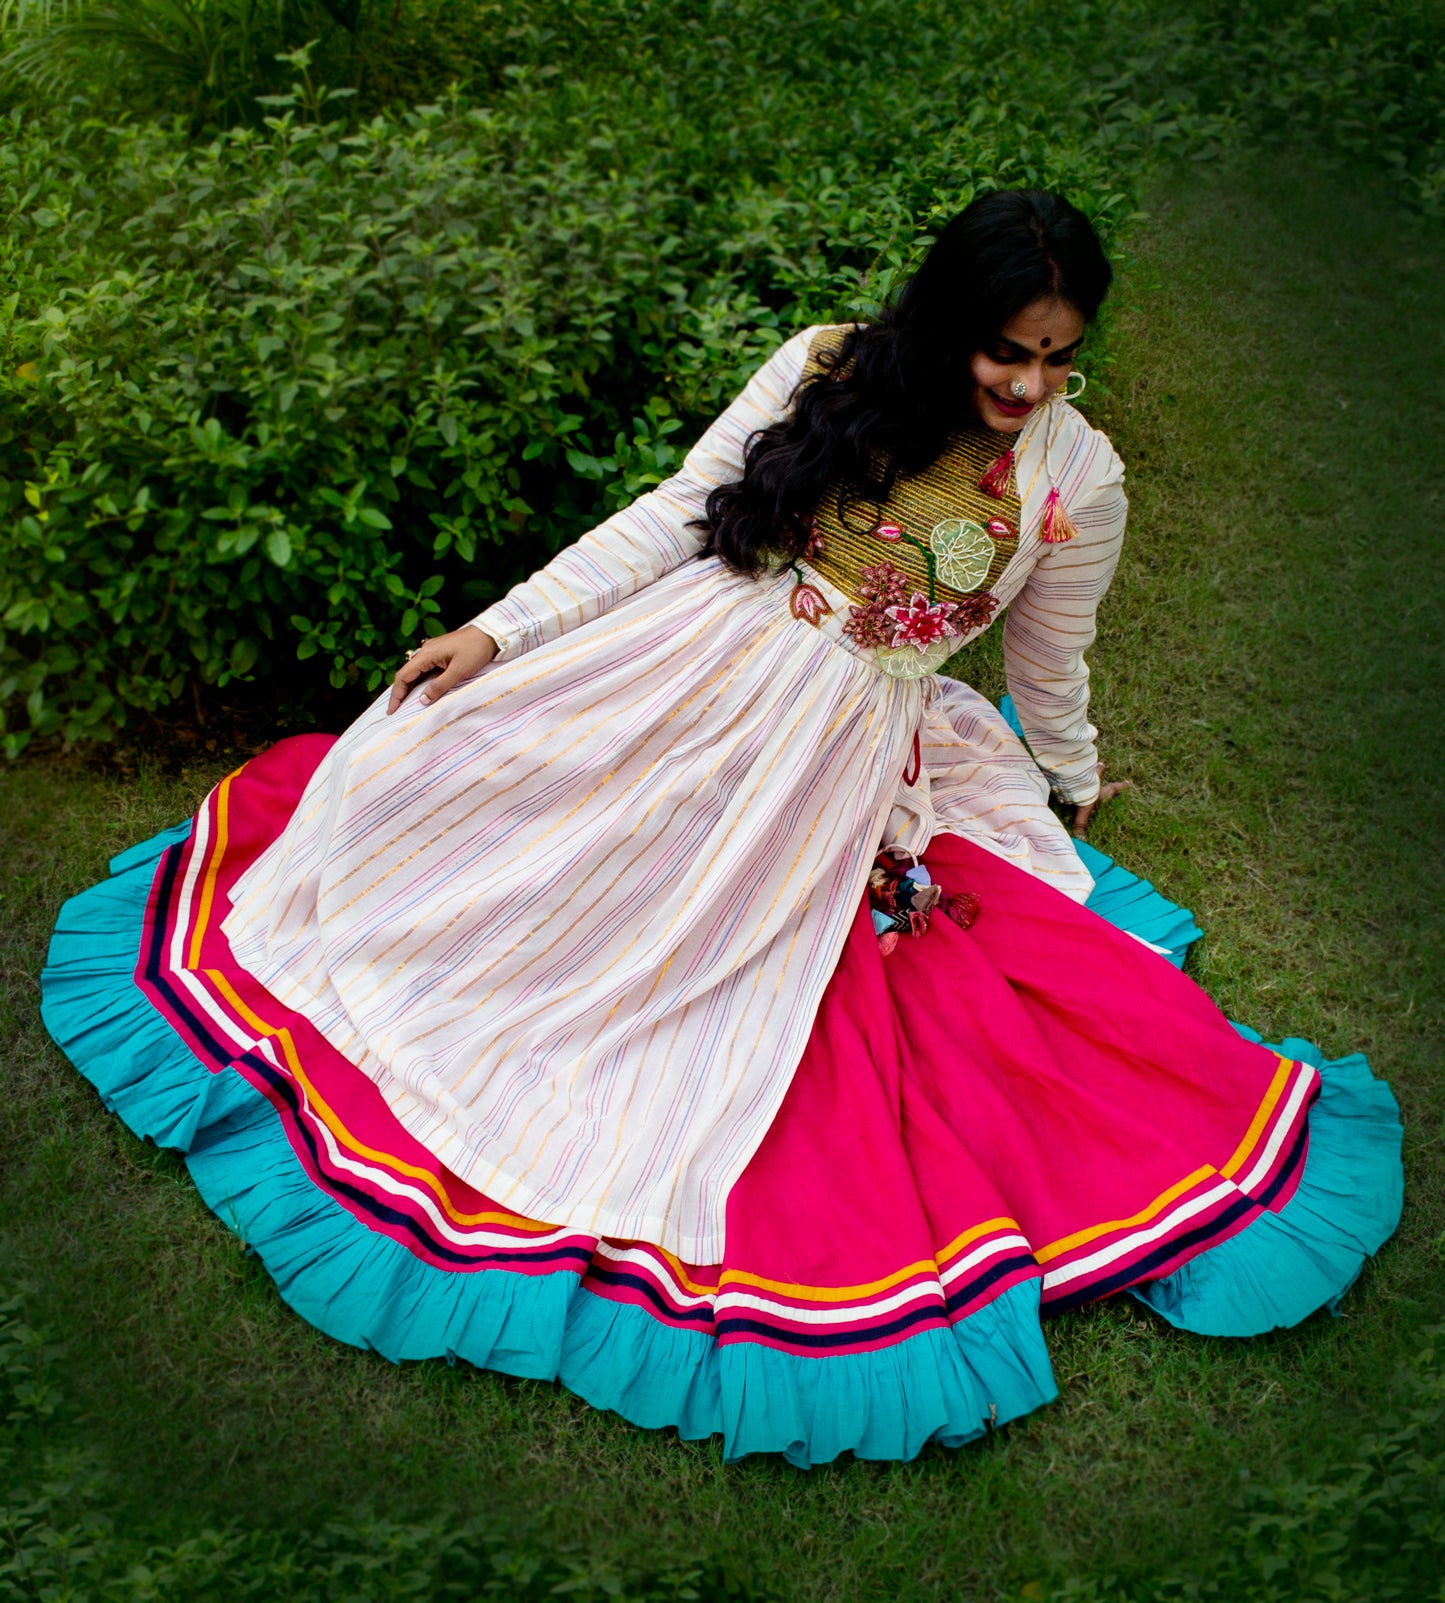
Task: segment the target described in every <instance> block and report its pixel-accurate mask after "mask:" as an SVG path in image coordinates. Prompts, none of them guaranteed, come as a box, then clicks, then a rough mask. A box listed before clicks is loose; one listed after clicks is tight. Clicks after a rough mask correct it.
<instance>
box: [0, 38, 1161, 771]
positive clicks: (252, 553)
mask: <svg viewBox="0 0 1445 1603" xmlns="http://www.w3.org/2000/svg"><path fill="white" fill-rule="evenodd" d="M857 9H859V10H860V11H861V10H865V9H866V8H864V7H860V8H857ZM297 65H298V67H300V68H301V69H302V70H303V71H304V68H305V61H304V58H297ZM750 81H751V82H752V85H753V92H754V93H758V94H765V93H768V92H771V91H770V80H768V79H767V78H766V76H764V77H761V78H756V79H753V80H750ZM917 87H918V86H915V88H917ZM678 93H679V95H680V94H681V89H679V90H678ZM273 109H274V111H275V115H274V116H272V117H271V118H269V119H268V122H267V126H266V127H265V128H264V129H262V130H260V131H257V130H253V129H250V128H246V127H242V128H238V129H234V130H231V131H230V132H228V133H226V134H224V135H221V136H219V137H217V138H216V139H214V140H212V141H210V142H208V143H206V144H203V145H200V146H195V145H192V144H190V143H189V142H188V141H187V140H186V139H185V138H184V135H183V133H182V131H181V130H180V129H178V128H176V127H173V126H172V127H167V126H164V125H160V124H156V123H138V124H130V125H121V126H119V127H113V128H104V127H98V128H89V129H85V128H82V129H79V130H77V129H75V128H73V127H72V126H71V125H69V124H64V123H62V124H61V125H60V127H59V128H58V129H54V130H53V129H52V128H51V126H50V125H49V124H47V122H46V121H45V120H44V119H25V118H21V117H16V116H14V115H13V114H12V122H11V129H12V137H11V138H10V139H9V140H8V141H7V142H6V143H5V145H4V146H3V148H0V208H3V213H4V215H5V216H6V218H7V220H8V222H9V225H10V226H9V227H8V228H7V229H6V234H5V243H4V245H3V246H0V250H3V252H4V260H3V261H0V277H3V278H6V279H8V280H9V281H10V282H12V283H15V284H17V285H19V286H20V288H19V290H18V291H16V292H13V293H12V295H11V296H10V298H9V299H8V300H7V301H6V302H4V303H3V304H0V386H3V387H4V389H5V390H8V394H7V396H6V399H7V401H8V403H9V404H8V406H7V408H6V413H7V415H6V420H5V422H4V424H3V426H0V517H4V518H5V520H6V523H7V526H8V529H9V531H10V532H9V536H8V539H7V541H6V543H5V546H4V548H3V550H0V619H3V631H4V633H3V639H0V706H7V707H16V706H23V707H24V709H25V715H26V719H27V720H28V728H26V727H21V728H19V729H17V728H14V727H13V715H11V716H12V726H11V728H10V730H9V733H8V734H7V736H6V739H7V746H8V749H9V750H11V751H14V750H18V749H19V748H20V746H21V745H23V743H24V741H25V739H26V738H27V736H28V734H29V732H30V731H31V730H38V731H41V732H45V733H52V732H54V733H61V734H63V735H64V737H65V738H67V739H70V740H74V739H78V738H82V737H84V736H86V735H104V734H106V733H108V732H110V731H111V730H113V729H114V728H115V727H117V726H118V725H120V724H121V723H122V722H123V721H124V720H125V718H126V717H127V715H128V714H129V713H130V711H131V710H133V709H142V710H149V709H154V708H157V707H160V706H163V705H165V704H166V703H167V702H169V701H172V700H174V699H175V698H176V697H178V696H179V695H181V694H182V693H183V691H184V690H185V688H186V685H187V682H188V681H191V680H198V681H200V682H201V683H205V684H214V685H217V686H224V685H226V684H228V683H229V682H230V681H231V680H233V679H236V678H258V679H260V680H262V681H264V682H267V683H270V684H275V685H278V686H285V685H287V684H288V682H289V683H291V684H293V685H295V684H296V683H297V669H296V663H297V660H298V658H299V659H300V661H301V663H302V664H303V665H304V664H306V663H308V662H312V661H315V662H318V663H321V664H323V665H324V667H325V669H326V672H327V676H328V677H329V679H330V682H331V684H332V685H335V686H340V685H342V684H345V683H347V682H354V683H358V684H359V685H360V686H363V687H365V688H366V689H375V688H376V687H377V686H378V685H379V684H380V683H381V682H382V680H383V678H384V677H385V676H386V674H387V672H388V671H389V669H390V667H391V666H392V665H394V663H395V661H396V659H397V656H398V653H399V651H400V648H401V647H402V646H403V645H404V644H405V643H406V641H407V640H408V639H409V638H411V637H413V636H414V635H415V633H416V632H417V630H418V629H419V628H421V627H426V628H431V629H433V630H435V629H438V628H440V627H441V617H440V606H441V603H440V601H439V599H438V596H439V594H440V593H441V592H443V590H444V588H445V590H446V594H447V596H448V613H449V617H448V620H447V621H448V622H450V623H453V624H454V623H457V622H460V621H462V620H463V619H464V618H465V616H467V614H468V611H469V610H470V611H475V610H476V604H477V603H479V602H481V601H483V600H485V599H487V598H488V597H490V596H491V595H492V594H495V593H497V592H498V591H499V590H500V589H502V588H504V587H505V585H506V584H508V583H510V582H512V581H513V580H514V579H516V578H518V577H520V576H522V575H523V574H524V573H525V572H527V571H529V570H530V568H532V567H533V566H535V565H536V563H537V562H538V561H539V560H541V559H544V558H545V557H546V556H547V555H549V554H550V553H551V551H553V550H555V549H556V548H557V547H558V546H559V545H560V544H561V543H563V542H564V541H566V540H568V539H571V538H572V537H574V536H575V535H576V534H577V533H578V532H580V531H581V529H582V528H584V527H586V526H587V525H588V524H589V523H590V522H592V521H595V519H596V517H597V516H598V515H599V514H601V513H603V512H605V511H606V510H607V509H608V508H609V507H611V506H613V505H616V504H620V502H622V501H624V500H626V499H630V498H631V497H633V496H635V495H636V494H637V493H639V492H640V491H641V490H643V489H645V488H647V487H649V486H650V485H651V484H654V483H656V482H658V480H659V479H660V478H662V477H664V476H665V475H666V474H667V472H669V471H670V470H671V468H672V467H673V465H674V464H675V462H676V461H677V459H678V456H679V454H680V439H679V436H680V435H681V434H682V433H683V431H684V430H688V431H690V430H695V429H696V427H697V425H698V424H699V422H700V421H701V420H702V419H703V418H704V417H705V416H707V415H709V414H711V413H712V412H714V411H715V410H716V409H717V407H718V406H719V404H720V403H721V402H722V401H723V400H724V399H725V398H726V397H727V396H728V395H730V393H731V392H732V391H734V390H735V389H736V387H737V386H738V384H739V383H740V382H741V378H742V376H743V374H744V373H745V371H746V370H748V369H749V368H750V367H752V366H753V365H755V363H756V361H757V360H758V359H759V357H760V356H762V355H764V354H766V352H767V350H768V349H770V348H771V346H772V345H773V344H774V343H776V341H777V339H778V338H779V337H780V332H779V331H780V328H781V327H784V326H792V325H795V324H796V323H798V322H802V321H805V320H807V319H808V318H810V317H820V316H826V315H831V314H832V313H833V312H834V310H835V308H837V307H838V306H839V305H840V303H841V304H842V305H843V306H844V307H845V308H846V306H847V305H848V304H858V303H859V300H860V297H862V298H864V299H866V297H867V295H869V294H874V293H876V292H877V290H878V288H880V287H882V286H883V285H886V283H887V282H888V280H889V279H890V278H891V276H892V275H894V274H896V273H897V272H898V271H899V270H900V268H901V267H902V266H903V265H904V262H905V259H906V257H907V254H908V252H909V251H910V250H911V249H912V245H913V239H914V236H915V235H916V234H917V232H918V231H919V230H920V229H921V228H926V227H927V225H928V223H929V222H930V220H931V219H932V218H934V217H935V216H937V215H940V214H946V213H947V212H949V211H951V210H953V209H955V208H956V206H957V205H959V204H961V203H962V202H963V201H964V200H966V199H967V198H968V197H969V196H970V195H971V194H972V193H973V191H974V187H975V186H976V185H977V184H979V183H982V182H985V181H990V182H992V181H1003V182H1009V181H1013V182H1028V181H1033V180H1034V179H1038V180H1042V181H1049V182H1056V183H1059V184H1061V185H1063V186H1065V187H1067V188H1069V189H1070V190H1071V191H1072V192H1073V193H1075V194H1076V195H1078V196H1079V197H1080V198H1081V200H1082V202H1083V203H1084V204H1085V205H1087V206H1088V207H1089V208H1090V209H1091V210H1092V211H1093V213H1094V214H1095V215H1096V217H1097V218H1098V220H1099V222H1100V224H1101V226H1102V227H1103V228H1104V229H1105V231H1106V232H1107V231H1109V230H1110V229H1111V228H1112V227H1113V226H1114V225H1115V224H1116V223H1117V221H1118V220H1119V219H1120V218H1121V217H1122V216H1124V215H1125V214H1126V213H1127V211H1128V209H1129V204H1130V202H1129V199H1128V196H1127V194H1125V193H1122V192H1119V191H1117V190H1115V189H1114V188H1113V187H1112V186H1111V184H1110V183H1109V181H1108V175H1107V165H1108V163H1107V156H1106V153H1105V151H1104V150H1103V148H1102V147H1101V146H1099V145H1098V144H1097V143H1096V142H1091V141H1088V140H1075V141H1073V142H1068V141H1062V140H1058V139H1056V138H1055V137H1054V136H1053V134H1052V132H1051V131H1050V130H1049V129H1048V122H1049V118H1048V116H1047V114H1046V113H1045V111H1044V110H1043V108H1041V107H1036V108H1035V109H1034V112H1033V125H1032V126H1030V125H1027V124H1022V123H1020V122H1019V121H1018V119H1017V118H1016V117H1014V116H1013V115H1012V114H1010V113H1009V111H1008V109H1007V108H1005V107H997V108H991V107H989V106H987V105H985V104H982V103H980V104H979V105H978V106H977V107H976V108H975V110H974V111H973V112H972V113H971V114H970V115H969V116H968V117H967V118H966V119H964V120H963V121H962V122H956V121H955V120H954V119H953V114H952V110H951V109H950V110H949V111H948V113H947V114H946V115H945V114H943V113H941V112H940V111H939V110H937V109H936V108H935V109H934V110H933V111H932V113H931V124H932V132H931V136H930V137H929V138H928V139H926V140H922V141H920V142H919V144H918V145H917V147H916V149H915V151H914V153H913V154H912V155H911V157H910V158H909V159H908V160H906V161H904V160H900V161H897V162H896V163H895V164H894V165H893V166H892V167H891V168H885V169H883V170H881V171H880V169H879V168H878V166H877V165H876V163H870V164H865V163H864V162H863V161H862V160H861V159H859V158H858V157H856V156H854V155H852V154H850V153H849V151H848V150H847V149H846V148H843V147H844V146H845V145H846V143H847V130H839V129H834V130H832V132H831V133H830V135H829V137H830V138H831V139H832V140H833V141H834V142H835V143H836V144H837V145H838V146H839V149H838V156H839V161H838V164H837V167H836V168H835V169H831V170H830V169H828V168H823V169H821V170H815V171H813V172H811V174H810V181H809V182H808V184H807V185H804V184H803V182H802V181H801V177H800V176H798V175H797V174H791V175H790V179H789V181H785V182H783V183H782V184H779V185H777V186H774V185H768V186H766V187H765V186H764V185H763V184H762V183H761V181H760V168H761V167H762V165H763V158H764V157H766V158H767V159H768V160H769V161H771V162H772V163H774V164H776V163H777V161H778V160H779V159H780V155H787V156H788V159H789V160H790V161H793V162H796V163H798V164H800V165H801V164H802V162H803V155H802V154H801V153H795V152H789V151H787V150H784V151H783V152H781V153H780V152H779V151H778V150H776V149H774V148H772V147H771V146H769V145H767V144H763V145H761V146H760V147H759V149H758V150H757V151H756V152H752V151H749V152H747V153H746V154H747V156H749V157H751V161H752V165H751V167H749V166H748V165H746V164H744V165H742V166H741V167H739V168H735V167H734V166H733V162H734V160H735V159H736V158H737V157H738V156H739V155H740V154H742V153H740V152H738V151H737V150H736V149H735V148H734V149H722V148H719V147H717V146H715V145H713V144H712V143H711V131H712V130H711V126H710V119H711V118H713V117H714V116H715V115H716V107H705V108H704V109H703V113H702V114H700V116H699V119H698V128H697V129H695V130H694V136H693V137H694V138H695V141H696V142H695V144H694V145H693V146H692V147H689V145H688V142H687V140H685V139H681V138H680V139H678V140H675V141H674V142H673V144H672V145H671V146H670V147H669V148H667V149H665V150H663V149H659V148H658V147H657V143H656V138H655V135H656V131H657V128H658V126H659V124H660V122H662V121H664V120H665V119H661V118H660V117H659V113H658V109H657V108H656V107H654V106H652V105H639V104H635V103H633V102H632V101H627V100H623V101H619V103H618V105H617V106H616V107H614V108H612V109H614V110H615V111H616V112H617V116H618V119H619V120H618V121H617V122H609V121H607V120H606V119H605V118H604V117H603V116H602V115H601V114H600V111H599V107H598V106H597V104H596V103H595V101H594V99H593V97H591V95H590V94H589V92H588V86H587V85H585V84H581V85H569V86H565V87H564V88H558V87H556V86H552V85H550V84H549V82H548V81H547V80H539V81H535V82H534V81H533V80H531V79H529V78H526V77H525V76H524V77H521V78H519V79H518V81H517V82H516V83H515V85H514V87H513V88H512V90H511V91H510V92H509V94H508V96H507V97H506V99H505V101H504V102H502V103H500V104H499V105H497V106H492V107H485V108H484V107H479V106H474V105H471V104H469V103H467V102H465V101H463V100H462V99H460V98H458V97H451V98H450V99H448V100H447V101H445V102H443V103H441V104H439V105H435V106H424V107H418V108H416V109H414V110H410V111H406V112H402V113H395V114H386V115H379V116H377V117H375V118H372V119H370V120H368V121H364V122H361V123H359V124H357V125H355V126H354V127H351V128H348V126H347V125H346V124H345V123H343V122H342V121H341V120H339V119H338V120H335V121H333V120H330V116H329V112H330V102H329V100H328V99H327V98H326V97H325V95H324V92H322V91H315V90H313V89H312V87H311V85H310V83H309V80H307V79H305V78H303V80H302V81H301V83H300V84H299V85H298V88H297V89H296V91H295V92H294V93H292V94H291V95H288V96H284V97H277V104H276V105H275V106H274V108H273ZM624 115H625V116H626V117H627V118H630V119H631V120H630V121H623V120H622V119H623V117H624ZM788 115H789V116H790V117H792V118H794V119H795V121H796V122H797V124H798V126H800V127H803V126H807V125H808V118H805V117H800V116H799V114H798V113H797V112H796V111H790V112H789V113H788ZM898 115H899V112H898V106H897V104H895V103H894V102H892V101H889V102H886V103H883V102H880V105H879V109H878V112H877V117H878V119H879V120H881V121H882V122H885V123H890V124H891V123H892V122H895V121H896V120H897V118H898ZM921 115H922V111H921V110H920V116H921ZM816 146H817V140H816V139H815V140H814V148H813V150H812V151H811V152H809V153H808V154H810V155H811V154H816ZM689 158H696V159H697V162H696V165H694V164H693V161H692V160H690V159H689ZM870 270H871V273H872V277H871V279H870V278H869V276H868V275H869V273H870ZM479 556H480V557H481V558H482V559H483V560H482V561H481V562H480V563H479V561H478V559H479ZM468 581H470V583H469V584H468ZM306 673H307V670H306V669H305V668H304V667H303V669H302V674H303V676H304V675H306ZM315 683H316V677H315V676H314V675H311V676H309V677H302V678H301V680H300V685H301V693H304V690H305V687H306V686H307V685H308V684H315Z"/></svg>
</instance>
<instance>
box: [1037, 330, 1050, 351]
mask: <svg viewBox="0 0 1445 1603" xmlns="http://www.w3.org/2000/svg"><path fill="white" fill-rule="evenodd" d="M1053 343H1054V342H1053V341H1052V340H1051V339H1050V338H1049V336H1048V335H1047V334H1045V335H1044V337H1043V338H1042V339H1041V340H1040V341H1039V349H1040V350H1041V351H1046V350H1048V348H1049V346H1050V345H1052V344H1053Z"/></svg>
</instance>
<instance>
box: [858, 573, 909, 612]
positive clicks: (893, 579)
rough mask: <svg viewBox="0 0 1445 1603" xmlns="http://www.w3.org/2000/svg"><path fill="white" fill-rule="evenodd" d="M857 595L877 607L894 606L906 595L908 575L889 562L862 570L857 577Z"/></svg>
mask: <svg viewBox="0 0 1445 1603" xmlns="http://www.w3.org/2000/svg"><path fill="white" fill-rule="evenodd" d="M858 594H859V595H860V596H862V597H863V599H864V600H865V601H872V602H876V603H877V604H878V605H879V606H883V607H892V606H896V605H897V604H898V603H899V602H900V601H902V600H903V598H904V596H906V595H907V594H908V575H907V574H906V573H904V572H903V570H902V569H901V568H895V567H894V566H893V564H892V563H891V562H880V563H879V564H878V566H877V567H876V568H864V569H863V571H862V572H861V573H860V574H859V575H858Z"/></svg>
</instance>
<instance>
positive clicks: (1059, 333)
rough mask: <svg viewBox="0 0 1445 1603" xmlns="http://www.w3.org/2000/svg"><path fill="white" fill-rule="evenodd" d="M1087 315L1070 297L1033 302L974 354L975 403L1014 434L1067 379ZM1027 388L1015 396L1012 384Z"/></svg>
mask: <svg viewBox="0 0 1445 1603" xmlns="http://www.w3.org/2000/svg"><path fill="white" fill-rule="evenodd" d="M1083 337H1084V319H1083V317H1082V316H1081V315H1080V314H1079V311H1078V309H1077V308H1076V307H1073V306H1070V305H1069V303H1068V302H1067V301H1058V300H1049V301H1035V302H1034V303H1033V305H1031V306H1026V307H1024V309H1023V311H1021V312H1020V313H1018V315H1017V316H1016V317H1013V318H1011V319H1010V320H1009V321H1008V322H1007V323H1005V324H1004V326H1003V328H1002V329H1000V330H999V333H998V337H997V338H996V339H995V340H994V341H993V343H992V344H990V345H987V346H985V347H984V348H983V349H982V350H981V351H975V352H974V353H973V360H972V361H971V362H970V364H969V371H970V372H971V373H972V375H973V405H974V410H975V411H976V412H977V413H978V415H979V417H980V418H981V419H982V420H983V422H984V423H986V424H987V425H988V427H989V428H991V429H997V430H998V431H999V432H1000V433H1001V434H1016V433H1018V431H1019V430H1020V429H1021V428H1022V427H1023V426H1024V423H1025V422H1026V421H1027V419H1028V416H1029V413H1030V412H1032V411H1033V409H1034V408H1035V407H1036V406H1038V405H1039V404H1040V402H1042V401H1047V400H1048V398H1049V397H1050V396H1051V395H1052V394H1053V393H1054V391H1055V390H1057V389H1061V388H1062V387H1063V386H1064V385H1065V384H1067V383H1068V381H1069V369H1070V367H1071V366H1072V365H1073V360H1074V356H1075V354H1076V353H1077V352H1078V349H1079V344H1080V341H1082V339H1083ZM1016 384H1022V385H1023V386H1024V392H1023V394H1022V395H1020V396H1016V395H1015V391H1014V386H1015V385H1016Z"/></svg>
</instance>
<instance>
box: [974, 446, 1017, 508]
mask: <svg viewBox="0 0 1445 1603" xmlns="http://www.w3.org/2000/svg"><path fill="white" fill-rule="evenodd" d="M1013 470H1014V453H1013V447H1012V446H1010V447H1009V448H1008V450H1007V451H1005V452H1004V454H1003V455H1002V456H1000V457H996V458H995V459H994V460H993V461H992V462H990V463H989V465H988V466H987V467H986V468H985V469H984V470H983V477H982V478H981V479H980V480H979V481H978V487H979V489H980V490H982V491H983V493H984V494H985V495H991V496H992V497H993V498H994V500H995V501H1002V500H1003V498H1004V497H1005V496H1006V495H1007V494H1008V479H1009V474H1010V473H1012V472H1013Z"/></svg>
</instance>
